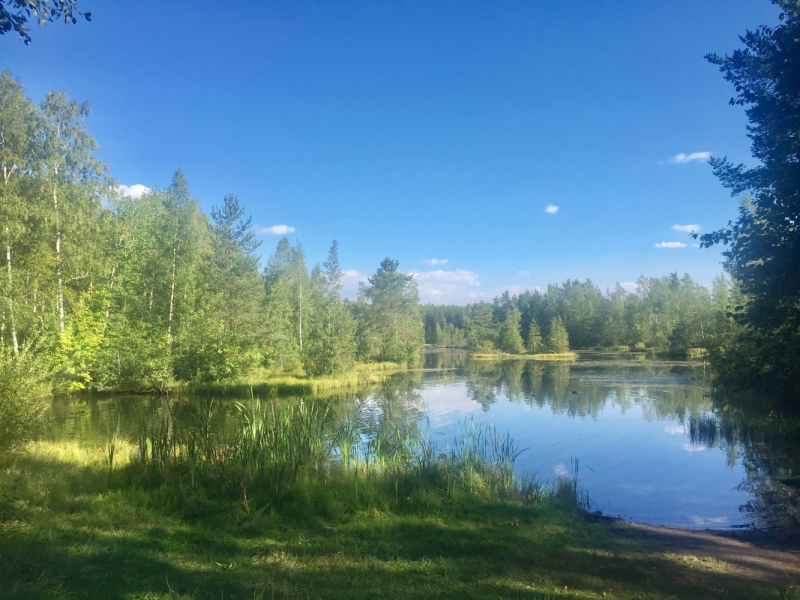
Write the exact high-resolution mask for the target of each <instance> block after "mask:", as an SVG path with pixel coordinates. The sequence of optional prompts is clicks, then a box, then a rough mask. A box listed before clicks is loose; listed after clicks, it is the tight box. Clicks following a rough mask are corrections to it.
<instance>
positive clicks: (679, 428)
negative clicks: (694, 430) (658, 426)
mask: <svg viewBox="0 0 800 600" xmlns="http://www.w3.org/2000/svg"><path fill="white" fill-rule="evenodd" d="M664 433H668V434H670V435H683V434H685V433H686V428H685V427H684V426H683V425H672V426H668V427H664Z"/></svg>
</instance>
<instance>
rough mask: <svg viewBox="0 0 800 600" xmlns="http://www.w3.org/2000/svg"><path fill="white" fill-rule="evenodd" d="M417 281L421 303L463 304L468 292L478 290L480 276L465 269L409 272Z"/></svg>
mask: <svg viewBox="0 0 800 600" xmlns="http://www.w3.org/2000/svg"><path fill="white" fill-rule="evenodd" d="M409 275H413V276H414V278H415V279H416V280H417V288H418V289H419V295H420V299H421V300H422V301H423V302H431V301H434V302H444V303H449V302H463V301H464V300H465V299H466V298H467V297H468V293H467V292H468V291H469V290H474V289H475V288H479V287H480V285H481V281H480V275H478V273H475V272H474V271H468V270H466V269H455V270H452V271H445V270H443V269H437V270H435V271H410V272H409Z"/></svg>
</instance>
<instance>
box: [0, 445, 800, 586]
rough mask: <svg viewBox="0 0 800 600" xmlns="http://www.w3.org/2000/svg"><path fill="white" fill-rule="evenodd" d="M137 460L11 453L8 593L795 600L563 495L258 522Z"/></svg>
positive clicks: (2, 515)
mask: <svg viewBox="0 0 800 600" xmlns="http://www.w3.org/2000/svg"><path fill="white" fill-rule="evenodd" d="M137 452H138V451H137V448H136V445H135V444H131V443H125V442H121V441H120V442H119V443H118V444H117V448H116V457H115V462H114V467H113V469H112V472H111V477H110V478H109V468H108V467H109V465H108V458H107V457H108V454H107V448H103V447H99V448H98V447H95V448H86V447H81V446H79V445H78V444H76V443H70V442H67V443H49V442H37V443H32V444H30V445H28V446H27V447H26V448H25V449H24V451H22V452H19V453H17V454H15V455H6V456H5V457H3V459H2V464H1V465H0V467H1V469H0V573H2V576H1V577H0V597H2V598H4V599H7V600H17V599H26V600H28V599H33V600H36V599H48V600H61V599H64V600H66V599H82V598H97V599H120V598H125V599H139V600H144V599H148V600H155V599H163V600H166V599H179V598H180V599H194V600H201V599H209V600H211V599H214V600H216V599H219V598H225V599H232V598H239V599H264V600H266V599H272V598H281V599H282V598H292V599H294V598H297V599H301V598H302V599H308V598H326V599H327V598H331V599H360V598H454V599H455V598H459V599H461V598H476V599H477V598H480V599H484V598H514V599H528V600H545V599H559V600H565V599H576V600H577V599H594V598H597V599H600V598H616V599H626V600H627V599H634V598H641V599H644V598H648V599H649V598H652V599H667V598H692V599H694V598H698V599H703V598H719V597H724V598H785V597H795V596H787V595H785V593H786V592H787V590H785V589H780V590H778V589H769V588H766V587H759V586H758V585H755V584H751V583H749V582H747V581H745V580H743V579H740V578H738V577H737V576H736V575H735V574H733V573H731V572H729V570H728V569H727V568H726V567H725V565H724V563H723V564H720V563H718V562H715V563H713V564H711V563H709V561H707V560H702V559H698V560H694V561H693V560H691V557H690V558H687V557H677V556H673V555H668V554H660V553H657V552H654V551H653V550H652V549H651V548H649V547H647V546H645V545H643V544H642V542H641V541H640V540H639V539H638V537H636V534H635V533H634V532H633V531H632V530H630V529H629V528H627V527H625V526H624V525H619V524H611V523H607V522H592V521H591V520H587V519H586V518H585V516H584V513H582V512H581V511H580V510H578V509H577V508H576V507H575V506H574V505H573V504H570V503H568V502H567V503H565V502H560V501H557V500H555V499H548V500H546V501H542V502H533V503H527V504H526V503H524V502H521V501H519V500H518V499H506V500H501V499H494V500H481V499H479V498H478V497H474V496H468V495H462V496H460V497H458V498H451V499H450V500H448V501H446V502H443V503H433V504H431V505H430V506H428V505H426V502H425V498H424V496H415V497H413V498H411V500H406V499H403V501H402V502H401V504H400V505H398V506H397V507H394V508H392V509H386V508H378V507H373V508H369V509H364V508H361V509H349V508H347V507H345V506H340V507H338V508H336V507H334V508H333V509H332V510H330V511H329V513H328V514H327V515H325V516H323V515H320V514H317V515H313V514H303V513H302V512H296V511H295V512H293V511H284V512H278V511H272V510H266V511H263V512H261V513H260V514H258V515H255V516H251V517H249V518H243V516H242V514H240V513H237V512H236V510H234V509H232V507H231V505H230V504H229V503H228V502H222V501H220V500H218V499H214V498H212V497H210V496H208V495H204V494H203V493H202V490H200V491H197V492H195V493H188V492H187V490H188V489H189V484H188V482H186V481H185V482H184V484H183V487H182V488H181V487H178V486H173V485H159V486H151V487H149V488H143V487H141V486H131V485H129V484H128V481H127V475H128V474H129V473H128V472H127V470H128V469H132V468H135V467H138V466H137V463H136V456H137ZM298 503H300V504H301V503H302V502H301V501H298ZM709 565H710V566H709ZM720 590H724V592H721V591H720Z"/></svg>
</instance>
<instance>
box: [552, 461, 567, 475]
mask: <svg viewBox="0 0 800 600" xmlns="http://www.w3.org/2000/svg"><path fill="white" fill-rule="evenodd" d="M553 473H555V474H556V477H566V476H567V475H569V473H568V472H567V466H566V465H565V464H564V463H558V464H557V465H554V466H553Z"/></svg>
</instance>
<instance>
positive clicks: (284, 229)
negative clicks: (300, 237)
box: [256, 225, 294, 235]
mask: <svg viewBox="0 0 800 600" xmlns="http://www.w3.org/2000/svg"><path fill="white" fill-rule="evenodd" d="M256 233H258V234H260V235H286V234H287V233H294V227H290V226H289V225H273V226H272V227H262V228H261V229H258V230H256Z"/></svg>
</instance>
